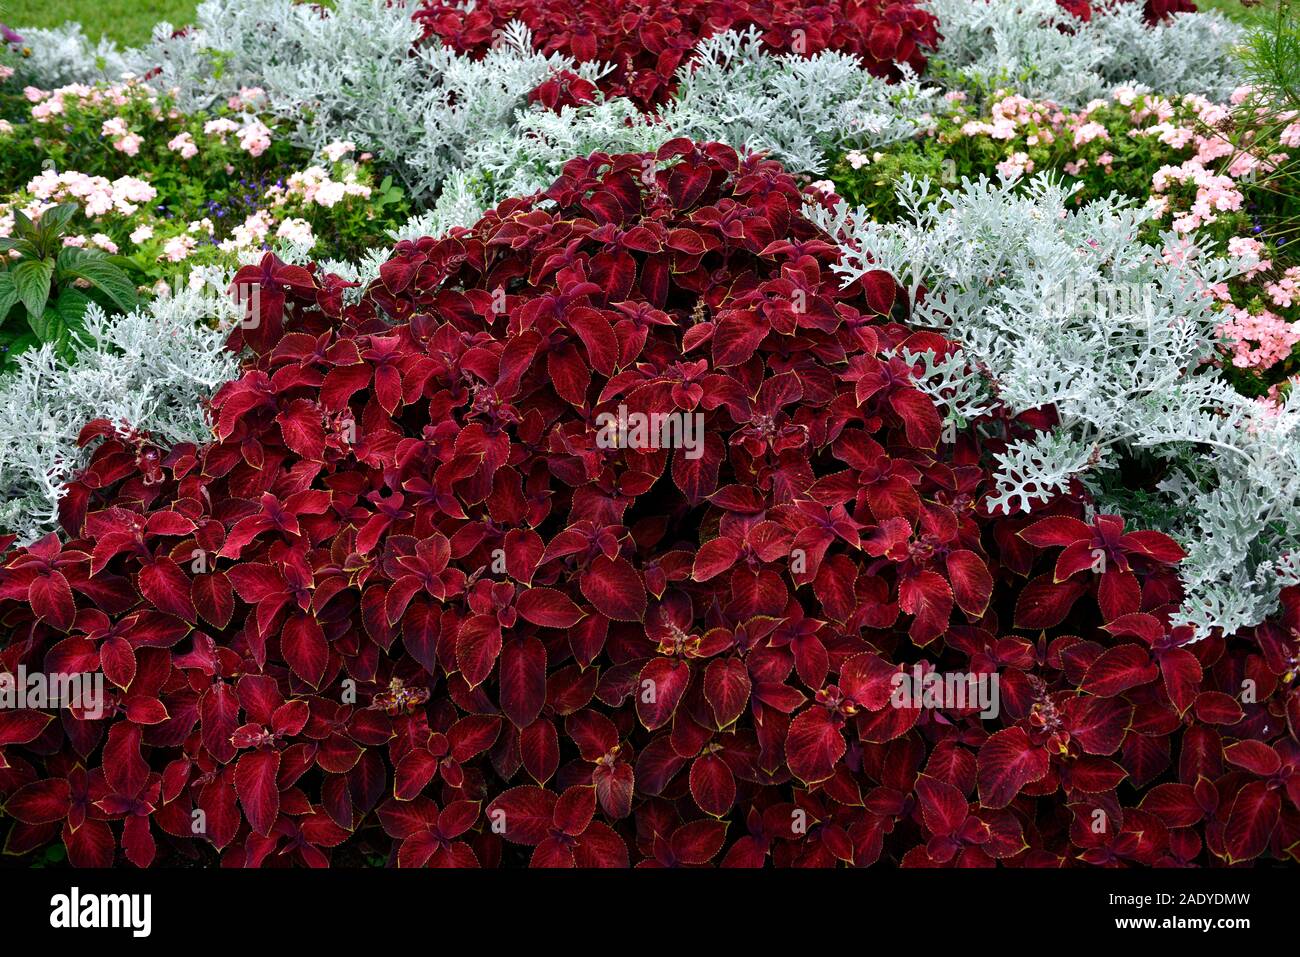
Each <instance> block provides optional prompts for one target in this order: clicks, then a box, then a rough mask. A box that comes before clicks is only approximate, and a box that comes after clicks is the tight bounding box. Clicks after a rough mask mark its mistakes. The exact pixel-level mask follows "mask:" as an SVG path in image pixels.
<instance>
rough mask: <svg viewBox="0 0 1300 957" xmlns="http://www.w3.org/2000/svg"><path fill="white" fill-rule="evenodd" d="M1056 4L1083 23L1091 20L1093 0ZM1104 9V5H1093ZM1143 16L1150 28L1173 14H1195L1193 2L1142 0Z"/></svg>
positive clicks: (1117, 0)
mask: <svg viewBox="0 0 1300 957" xmlns="http://www.w3.org/2000/svg"><path fill="white" fill-rule="evenodd" d="M1056 2H1057V4H1058V5H1059V6H1061V7H1062V8H1064V9H1065V10H1068V11H1069V12H1070V13H1072V14H1073V15H1074V16H1076V17H1078V18H1079V19H1080V20H1083V21H1084V22H1085V23H1086V22H1087V21H1089V20H1091V19H1092V9H1093V6H1094V3H1093V0H1056ZM1110 2H1111V3H1130V2H1133V0H1110ZM1095 5H1096V6H1102V7H1104V6H1105V4H1104V3H1098V4H1095ZM1142 12H1143V16H1144V17H1145V19H1146V22H1147V23H1148V24H1150V25H1152V26H1154V25H1155V24H1157V23H1160V22H1162V21H1164V20H1166V19H1168V18H1169V17H1171V16H1173V15H1174V14H1175V13H1195V12H1196V4H1195V3H1194V2H1193V0H1144V3H1143V11H1142Z"/></svg>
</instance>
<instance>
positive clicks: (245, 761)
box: [234, 750, 280, 836]
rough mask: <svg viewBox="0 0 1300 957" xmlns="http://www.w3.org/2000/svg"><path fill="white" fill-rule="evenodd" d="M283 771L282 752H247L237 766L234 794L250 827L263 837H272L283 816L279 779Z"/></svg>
mask: <svg viewBox="0 0 1300 957" xmlns="http://www.w3.org/2000/svg"><path fill="white" fill-rule="evenodd" d="M279 771H280V752H278V751H273V750H263V751H247V752H245V753H244V754H242V755H240V757H239V761H238V763H237V764H236V765H235V780H234V784H235V793H236V794H237V795H238V796H239V806H240V807H241V808H243V809H244V817H245V818H246V819H247V820H248V826H249V827H251V828H252V829H253V831H254V832H255V833H257V834H261V835H263V836H266V835H269V834H270V833H271V828H272V827H274V826H275V820H276V816H277V815H278V814H279V813H280V788H279V786H278V785H277V783H276V775H277V774H278V773H279Z"/></svg>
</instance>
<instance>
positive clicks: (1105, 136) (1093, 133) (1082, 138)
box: [1074, 120, 1110, 146]
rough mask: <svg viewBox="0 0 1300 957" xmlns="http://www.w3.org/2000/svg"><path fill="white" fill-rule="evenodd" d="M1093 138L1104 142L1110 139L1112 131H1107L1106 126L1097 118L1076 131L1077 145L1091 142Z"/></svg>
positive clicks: (1075, 142)
mask: <svg viewBox="0 0 1300 957" xmlns="http://www.w3.org/2000/svg"><path fill="white" fill-rule="evenodd" d="M1093 140H1100V141H1101V142H1103V143H1105V142H1108V141H1109V140H1110V133H1108V132H1107V131H1106V127H1104V126H1102V125H1101V124H1100V123H1098V122H1097V121H1096V120H1089V121H1088V122H1087V123H1084V124H1083V125H1082V126H1080V127H1079V128H1078V129H1077V130H1075V131H1074V145H1075V146H1082V145H1083V144H1084V143H1091V142H1092V141H1093Z"/></svg>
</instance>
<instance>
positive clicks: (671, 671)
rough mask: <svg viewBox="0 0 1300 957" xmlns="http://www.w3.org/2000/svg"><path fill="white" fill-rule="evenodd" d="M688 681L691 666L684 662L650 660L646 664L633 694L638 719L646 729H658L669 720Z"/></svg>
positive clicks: (665, 659) (667, 659)
mask: <svg viewBox="0 0 1300 957" xmlns="http://www.w3.org/2000/svg"><path fill="white" fill-rule="evenodd" d="M690 680H691V669H690V666H689V665H687V664H686V663H685V662H683V661H678V660H675V659H672V658H651V659H650V660H649V661H648V662H646V664H645V667H643V668H642V669H641V673H640V675H638V676H637V683H636V687H635V688H634V689H633V694H635V695H636V713H637V717H639V718H640V719H641V723H642V724H643V725H645V727H646V728H647V729H648V730H650V731H653V730H655V729H656V728H661V727H663V726H664V725H665V724H667V723H668V722H669V721H670V720H671V719H672V716H673V712H675V711H676V710H677V705H678V703H679V702H680V701H681V700H682V695H684V694H685V693H686V686H687V685H688V684H689V683H690Z"/></svg>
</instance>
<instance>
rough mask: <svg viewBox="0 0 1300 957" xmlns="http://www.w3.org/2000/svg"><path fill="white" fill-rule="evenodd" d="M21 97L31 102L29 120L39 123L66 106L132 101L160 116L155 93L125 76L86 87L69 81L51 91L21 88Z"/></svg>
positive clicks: (84, 107) (144, 84) (31, 87)
mask: <svg viewBox="0 0 1300 957" xmlns="http://www.w3.org/2000/svg"><path fill="white" fill-rule="evenodd" d="M23 96H24V97H26V98H27V101H28V102H29V103H32V104H33V106H32V119H34V120H36V121H37V122H39V123H48V122H50V121H52V120H53V119H54V118H55V117H57V116H62V115H63V114H64V113H66V112H67V110H68V107H69V106H75V107H79V108H83V109H86V108H95V107H124V106H126V105H128V104H129V103H132V102H144V103H147V104H149V105H150V107H151V108H152V111H153V114H154V115H155V116H161V115H162V109H161V107H159V106H158V93H157V91H156V90H154V89H153V87H151V86H149V85H148V84H147V83H142V82H140V81H139V80H136V79H127V80H125V81H123V82H121V83H100V84H96V85H94V86H90V85H88V84H85V83H69V84H68V85H66V86H61V87H58V88H57V89H54V90H42V89H40V88H38V87H35V86H28V87H24V88H23Z"/></svg>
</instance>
